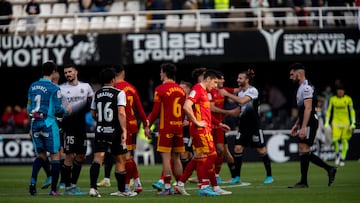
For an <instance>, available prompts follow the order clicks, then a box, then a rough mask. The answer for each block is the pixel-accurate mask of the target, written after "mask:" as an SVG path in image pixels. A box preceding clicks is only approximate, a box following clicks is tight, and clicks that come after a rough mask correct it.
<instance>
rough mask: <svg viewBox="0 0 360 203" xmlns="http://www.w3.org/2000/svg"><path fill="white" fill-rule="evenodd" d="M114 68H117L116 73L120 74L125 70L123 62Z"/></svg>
mask: <svg viewBox="0 0 360 203" xmlns="http://www.w3.org/2000/svg"><path fill="white" fill-rule="evenodd" d="M113 68H114V69H115V73H116V74H119V73H121V72H122V71H124V70H125V67H124V66H123V65H121V64H119V65H115V66H113Z"/></svg>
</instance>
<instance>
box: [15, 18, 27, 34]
mask: <svg viewBox="0 0 360 203" xmlns="http://www.w3.org/2000/svg"><path fill="white" fill-rule="evenodd" d="M15 26H16V27H15V32H26V19H19V20H18V21H17V23H16V25H15Z"/></svg>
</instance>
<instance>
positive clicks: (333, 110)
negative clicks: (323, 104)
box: [326, 95, 355, 127]
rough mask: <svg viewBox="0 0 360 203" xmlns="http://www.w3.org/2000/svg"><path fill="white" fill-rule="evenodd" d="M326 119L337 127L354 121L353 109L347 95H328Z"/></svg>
mask: <svg viewBox="0 0 360 203" xmlns="http://www.w3.org/2000/svg"><path fill="white" fill-rule="evenodd" d="M326 119H327V120H329V121H331V122H330V123H331V124H332V125H333V126H337V127H348V126H349V125H350V124H352V123H353V122H355V110H354V105H353V101H352V99H351V97H349V96H348V95H344V96H343V97H338V96H332V97H330V99H329V106H328V108H327V111H326Z"/></svg>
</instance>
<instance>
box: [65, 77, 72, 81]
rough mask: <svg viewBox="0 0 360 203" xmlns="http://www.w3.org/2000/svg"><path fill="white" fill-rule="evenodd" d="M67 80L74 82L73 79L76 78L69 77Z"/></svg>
mask: <svg viewBox="0 0 360 203" xmlns="http://www.w3.org/2000/svg"><path fill="white" fill-rule="evenodd" d="M66 80H67V81H68V82H73V81H74V78H73V77H67V78H66Z"/></svg>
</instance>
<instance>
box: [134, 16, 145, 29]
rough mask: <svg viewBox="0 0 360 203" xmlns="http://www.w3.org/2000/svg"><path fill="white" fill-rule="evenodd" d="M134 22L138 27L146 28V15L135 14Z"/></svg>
mask: <svg viewBox="0 0 360 203" xmlns="http://www.w3.org/2000/svg"><path fill="white" fill-rule="evenodd" d="M135 22H136V24H137V25H138V26H139V28H146V27H147V20H146V15H139V16H137V18H136V20H135Z"/></svg>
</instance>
